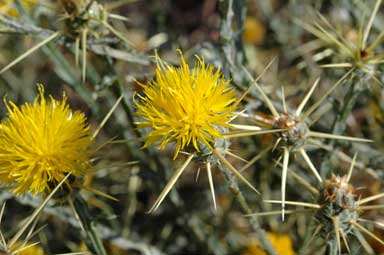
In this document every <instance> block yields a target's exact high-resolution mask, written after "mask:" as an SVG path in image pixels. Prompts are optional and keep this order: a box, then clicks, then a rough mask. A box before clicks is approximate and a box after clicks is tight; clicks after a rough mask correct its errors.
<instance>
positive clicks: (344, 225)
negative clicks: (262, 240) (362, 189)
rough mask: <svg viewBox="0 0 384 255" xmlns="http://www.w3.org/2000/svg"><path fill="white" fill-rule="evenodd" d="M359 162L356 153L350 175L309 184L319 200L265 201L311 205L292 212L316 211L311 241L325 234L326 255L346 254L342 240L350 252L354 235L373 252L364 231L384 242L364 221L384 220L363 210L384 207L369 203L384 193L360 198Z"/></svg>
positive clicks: (367, 250) (269, 213)
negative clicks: (356, 173)
mask: <svg viewBox="0 0 384 255" xmlns="http://www.w3.org/2000/svg"><path fill="white" fill-rule="evenodd" d="M355 162H356V154H355V156H354V158H353V160H352V163H351V166H350V168H349V171H348V174H347V175H343V176H337V175H332V176H331V177H330V178H329V179H326V180H325V181H324V182H323V183H322V184H321V185H320V188H319V189H316V188H314V187H313V186H311V185H310V184H308V183H307V184H306V185H305V186H304V187H307V188H308V187H310V188H309V191H311V193H313V194H317V198H316V201H315V203H307V202H301V201H277V200H265V201H264V202H266V203H273V204H282V203H285V204H287V205H294V206H301V207H304V208H307V209H304V210H289V211H288V213H289V214H298V213H303V212H305V213H308V212H312V215H313V217H314V220H315V222H316V228H315V231H314V233H313V236H312V238H310V239H309V242H312V241H313V239H314V237H315V236H317V237H321V238H322V239H323V241H324V243H325V245H326V251H325V254H335V255H336V254H342V252H343V249H342V247H343V246H342V243H344V245H345V248H346V250H347V252H348V254H351V250H350V241H348V240H349V239H352V237H355V238H357V240H358V241H359V242H360V243H361V245H362V247H364V248H365V249H366V252H367V253H368V254H371V253H372V248H370V246H369V245H368V243H367V241H366V240H365V238H364V236H363V235H362V234H365V235H368V236H369V237H370V238H372V239H374V240H375V241H377V242H378V243H380V244H382V245H384V241H383V240H382V239H381V238H380V237H378V236H377V235H375V234H374V233H372V232H371V231H370V230H369V229H367V228H366V227H365V226H363V225H362V223H366V224H369V225H377V226H381V223H380V222H375V221H372V220H368V219H365V217H364V216H363V213H364V212H366V211H368V210H377V209H381V208H383V205H366V204H367V203H369V202H371V201H375V200H378V199H380V198H381V197H384V193H380V194H377V195H372V196H369V197H365V198H361V197H360V195H359V193H358V190H357V188H355V187H354V186H353V185H352V184H351V183H350V180H351V177H352V174H353V169H354V165H355ZM298 178H299V179H300V180H301V182H302V183H303V182H304V183H306V181H305V180H303V179H302V178H301V177H298ZM275 214H280V211H270V212H262V213H255V214H254V215H258V216H268V215H275ZM252 215H253V214H252ZM309 244H310V243H307V244H306V247H309Z"/></svg>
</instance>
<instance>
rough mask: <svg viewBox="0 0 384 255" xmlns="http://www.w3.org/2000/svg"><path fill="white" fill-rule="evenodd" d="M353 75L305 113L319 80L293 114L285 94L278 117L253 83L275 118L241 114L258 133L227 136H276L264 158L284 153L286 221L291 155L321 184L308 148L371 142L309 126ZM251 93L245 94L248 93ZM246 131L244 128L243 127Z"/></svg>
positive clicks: (258, 156)
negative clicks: (274, 152)
mask: <svg viewBox="0 0 384 255" xmlns="http://www.w3.org/2000/svg"><path fill="white" fill-rule="evenodd" d="M267 67H268V66H267ZM244 71H245V72H246V73H247V74H248V77H249V78H250V79H252V76H251V74H250V73H249V72H248V71H247V70H246V69H244ZM349 75H350V72H348V73H346V74H345V75H344V76H343V77H341V78H340V79H339V80H338V81H337V82H336V83H335V84H334V85H333V86H332V87H331V88H330V89H329V90H328V91H327V92H326V93H325V94H324V95H323V96H322V97H321V98H320V99H319V100H318V101H317V102H315V103H313V105H311V107H310V108H309V109H308V110H307V111H304V112H303V110H304V108H305V106H306V104H307V102H308V101H309V99H310V97H311V95H312V93H313V92H314V90H315V89H316V87H317V85H318V84H319V82H320V79H319V78H318V79H316V81H315V82H314V84H313V85H312V87H311V89H310V90H309V92H308V93H307V94H306V96H305V97H304V99H303V100H302V101H301V103H300V105H299V106H298V107H297V109H296V111H294V113H291V112H290V111H289V110H288V107H287V105H286V103H285V95H284V92H283V93H282V94H283V111H282V112H281V113H279V112H278V111H277V110H276V108H275V106H274V105H273V103H272V101H271V100H270V99H269V98H268V97H267V95H266V94H265V92H264V91H263V89H262V88H261V87H260V85H259V84H258V79H256V80H253V79H252V80H253V82H252V84H251V86H255V87H256V89H257V91H258V92H259V93H260V94H261V96H262V98H263V100H264V102H265V103H266V105H267V106H268V109H269V110H270V111H271V113H272V116H268V115H264V114H240V115H242V116H245V117H246V118H248V119H250V120H251V121H254V122H255V123H256V124H257V126H249V127H247V129H254V130H255V131H231V132H229V133H227V134H226V136H225V137H226V138H233V137H243V136H253V135H262V134H266V133H273V134H276V141H275V142H274V144H271V145H270V146H269V147H268V148H267V149H266V150H263V151H262V154H265V153H266V152H267V151H268V150H270V149H275V148H277V149H279V150H280V151H282V156H281V157H280V159H281V158H282V160H283V164H282V178H281V197H282V201H283V202H282V209H283V210H282V217H283V220H284V208H285V202H284V201H285V189H286V179H287V172H288V165H289V158H290V156H291V154H293V153H296V152H298V153H299V154H300V155H301V156H302V157H303V159H304V160H305V162H306V163H307V165H308V167H309V169H310V170H311V171H312V173H313V174H314V175H315V177H316V178H317V180H318V181H319V182H320V183H321V182H323V180H322V178H321V176H320V174H319V173H318V170H317V169H316V167H315V166H314V164H313V163H312V161H311V159H310V158H309V156H308V155H307V153H306V151H305V147H306V145H307V144H311V145H315V146H318V144H319V143H318V141H316V139H319V138H320V139H321V138H325V139H336V140H346V141H355V142H371V140H368V139H363V138H356V137H349V136H340V135H334V134H330V133H322V132H317V131H312V130H310V126H311V125H313V122H311V121H310V118H309V117H310V115H311V114H312V113H313V112H315V111H316V109H317V108H318V107H319V106H320V105H321V103H322V102H323V101H324V100H325V99H326V98H327V96H328V95H329V94H331V93H332V92H333V91H334V90H335V89H336V88H337V87H338V86H339V85H340V84H341V83H342V82H343V81H345V79H347V77H348V76H349ZM248 92H249V90H247V91H246V93H248ZM260 126H262V127H266V128H269V130H263V129H261V128H260ZM243 128H244V127H243ZM260 157H261V155H260V154H257V155H255V156H254V157H253V158H252V159H251V160H249V162H248V163H247V164H246V165H245V166H244V167H243V168H242V169H240V172H241V171H243V170H245V169H247V168H248V167H249V166H251V165H252V164H253V163H255V161H256V160H258V159H259V158H260ZM280 159H279V160H280Z"/></svg>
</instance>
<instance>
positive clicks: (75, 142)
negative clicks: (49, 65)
mask: <svg viewBox="0 0 384 255" xmlns="http://www.w3.org/2000/svg"><path fill="white" fill-rule="evenodd" d="M38 89H39V95H38V96H37V97H36V99H35V101H34V102H33V104H30V103H26V104H24V105H22V106H21V107H19V106H17V105H16V104H15V103H13V102H7V101H6V102H5V103H6V106H7V110H8V114H9V115H8V118H6V119H4V120H3V122H2V123H1V127H0V166H1V170H0V177H1V180H2V182H3V183H5V184H7V185H10V186H13V191H14V192H15V193H17V194H22V193H25V192H26V191H30V192H31V193H33V194H47V193H49V192H50V191H51V190H52V187H55V186H56V184H57V183H58V182H59V181H60V180H62V179H63V178H64V176H65V175H67V174H68V173H69V172H71V173H72V175H73V177H82V176H84V174H85V173H86V172H87V171H89V170H90V167H91V166H90V157H91V156H92V154H93V151H92V149H91V145H92V144H93V139H92V136H91V132H90V129H89V127H88V124H87V122H86V117H85V115H84V113H82V112H80V111H72V110H71V109H70V108H69V105H68V103H67V102H66V98H64V99H63V100H61V101H59V100H55V99H53V98H52V97H51V98H50V99H48V100H46V99H45V97H44V87H43V85H38ZM66 185H67V187H71V184H70V183H69V181H68V182H66Z"/></svg>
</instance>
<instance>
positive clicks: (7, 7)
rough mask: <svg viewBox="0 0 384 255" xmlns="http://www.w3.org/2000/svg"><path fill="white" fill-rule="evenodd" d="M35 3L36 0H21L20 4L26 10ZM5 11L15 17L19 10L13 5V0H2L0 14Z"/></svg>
mask: <svg viewBox="0 0 384 255" xmlns="http://www.w3.org/2000/svg"><path fill="white" fill-rule="evenodd" d="M36 3H37V0H23V1H21V4H22V5H23V8H25V9H26V10H29V9H31V7H32V6H33V5H35V4H36ZM1 13H6V14H8V15H10V16H13V17H17V16H19V12H18V11H17V9H16V6H15V0H2V2H1V3H0V14H1Z"/></svg>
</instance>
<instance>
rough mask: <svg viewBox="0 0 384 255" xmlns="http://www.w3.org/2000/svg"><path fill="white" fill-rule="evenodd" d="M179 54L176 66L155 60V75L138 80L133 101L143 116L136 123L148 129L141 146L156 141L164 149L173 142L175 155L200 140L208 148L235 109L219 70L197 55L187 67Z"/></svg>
mask: <svg viewBox="0 0 384 255" xmlns="http://www.w3.org/2000/svg"><path fill="white" fill-rule="evenodd" d="M180 58H181V65H180V67H178V68H177V67H173V66H170V65H168V64H164V63H162V62H160V61H161V60H158V66H157V70H156V79H155V80H154V81H152V82H150V83H149V85H148V86H146V85H144V84H141V86H142V87H143V89H144V96H140V99H141V100H140V102H136V106H137V109H138V110H137V114H138V115H139V116H141V117H142V118H143V121H141V122H137V125H138V126H139V127H141V128H151V129H152V130H151V131H150V133H149V134H148V135H147V138H148V139H147V142H146V143H145V146H148V145H150V144H152V143H155V142H159V143H160V148H162V149H164V147H165V146H166V145H167V144H168V143H171V142H175V143H176V151H175V157H176V156H177V154H178V153H179V151H180V150H182V149H184V148H186V147H188V146H193V148H194V149H195V150H196V151H197V152H199V151H201V149H202V147H201V145H203V144H204V145H205V146H207V147H208V148H212V146H213V144H214V143H215V138H218V137H222V135H221V133H220V130H219V129H220V128H222V127H229V124H228V122H229V121H230V119H231V117H232V116H233V111H234V110H235V106H234V101H235V92H234V90H233V89H232V88H231V87H230V86H229V83H230V81H229V80H226V79H224V77H223V75H222V73H221V72H220V71H219V70H217V69H215V68H214V67H213V66H211V65H206V64H205V63H204V60H202V59H200V58H198V57H197V63H196V64H195V66H194V67H193V68H192V69H190V67H189V66H188V64H187V63H186V62H185V60H184V58H183V56H182V54H181V53H180Z"/></svg>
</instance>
